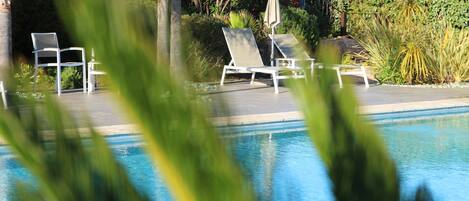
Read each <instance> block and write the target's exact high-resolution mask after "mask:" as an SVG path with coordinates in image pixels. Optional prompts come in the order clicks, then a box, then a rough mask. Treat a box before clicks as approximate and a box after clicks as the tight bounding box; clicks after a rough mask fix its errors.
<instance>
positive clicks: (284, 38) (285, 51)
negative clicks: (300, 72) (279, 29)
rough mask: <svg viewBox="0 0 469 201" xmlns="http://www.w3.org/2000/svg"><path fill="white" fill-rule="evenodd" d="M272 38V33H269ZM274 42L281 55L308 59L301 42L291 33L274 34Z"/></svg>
mask: <svg viewBox="0 0 469 201" xmlns="http://www.w3.org/2000/svg"><path fill="white" fill-rule="evenodd" d="M269 36H270V38H272V35H269ZM274 44H275V46H276V47H277V48H278V50H279V51H280V53H281V54H282V56H283V57H285V58H288V59H293V58H296V59H310V58H311V57H310V56H309V55H308V53H307V52H306V50H305V47H304V46H303V44H301V43H300V41H298V40H297V39H296V37H295V36H294V35H293V34H275V35H274Z"/></svg>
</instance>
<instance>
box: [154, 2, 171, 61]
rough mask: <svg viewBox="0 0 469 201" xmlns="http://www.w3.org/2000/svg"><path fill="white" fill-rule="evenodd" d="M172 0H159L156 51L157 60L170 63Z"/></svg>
mask: <svg viewBox="0 0 469 201" xmlns="http://www.w3.org/2000/svg"><path fill="white" fill-rule="evenodd" d="M169 3H170V0H157V5H156V7H157V11H156V15H157V16H156V17H157V29H158V30H157V39H156V53H157V56H156V58H157V61H158V63H160V64H168V63H169V54H170V52H169V47H170V44H169V37H170V35H169V26H170V25H169V16H170V12H169V6H170V4H169Z"/></svg>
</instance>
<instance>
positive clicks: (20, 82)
mask: <svg viewBox="0 0 469 201" xmlns="http://www.w3.org/2000/svg"><path fill="white" fill-rule="evenodd" d="M13 78H14V83H15V87H16V88H15V89H14V91H15V94H16V95H17V96H18V97H20V98H26V99H39V98H43V97H44V94H43V93H42V92H43V91H45V90H51V89H53V88H54V79H53V78H52V77H50V76H47V75H46V74H44V71H43V70H42V69H39V71H38V74H37V78H35V77H34V67H33V66H31V65H28V64H20V65H19V66H18V67H17V68H15V72H14V76H13Z"/></svg>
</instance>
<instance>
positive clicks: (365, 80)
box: [361, 66, 370, 88]
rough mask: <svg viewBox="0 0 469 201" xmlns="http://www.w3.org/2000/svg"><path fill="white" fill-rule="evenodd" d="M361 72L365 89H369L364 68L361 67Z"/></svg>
mask: <svg viewBox="0 0 469 201" xmlns="http://www.w3.org/2000/svg"><path fill="white" fill-rule="evenodd" d="M361 69H362V72H363V81H364V82H365V87H366V88H370V84H369V83H368V76H366V71H365V67H364V66H361Z"/></svg>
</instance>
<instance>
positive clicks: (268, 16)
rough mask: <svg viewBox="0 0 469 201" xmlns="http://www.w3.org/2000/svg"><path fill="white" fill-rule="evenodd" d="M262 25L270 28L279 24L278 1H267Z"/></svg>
mask: <svg viewBox="0 0 469 201" xmlns="http://www.w3.org/2000/svg"><path fill="white" fill-rule="evenodd" d="M264 23H265V24H266V25H267V26H269V27H270V28H274V27H275V26H277V25H278V24H280V3H279V2H278V0H269V1H268V2H267V8H266V10H265V16H264Z"/></svg>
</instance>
